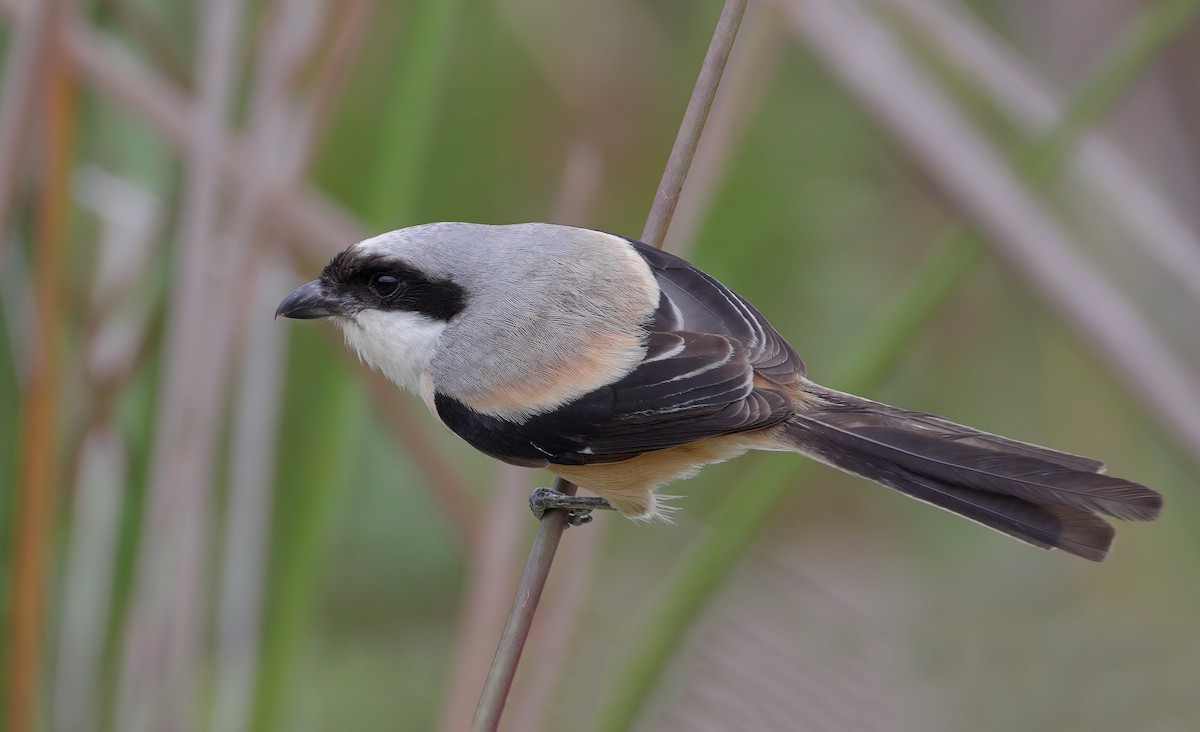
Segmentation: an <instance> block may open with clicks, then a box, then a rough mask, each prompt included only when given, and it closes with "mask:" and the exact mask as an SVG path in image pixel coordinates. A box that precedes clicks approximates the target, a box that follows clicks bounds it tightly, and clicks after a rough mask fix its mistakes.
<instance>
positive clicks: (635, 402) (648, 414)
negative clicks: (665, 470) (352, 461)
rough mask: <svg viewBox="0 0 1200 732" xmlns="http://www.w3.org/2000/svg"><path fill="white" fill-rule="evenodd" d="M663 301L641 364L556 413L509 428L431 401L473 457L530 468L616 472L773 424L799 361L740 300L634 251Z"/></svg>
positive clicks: (686, 269)
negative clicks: (758, 381) (629, 462)
mask: <svg viewBox="0 0 1200 732" xmlns="http://www.w3.org/2000/svg"><path fill="white" fill-rule="evenodd" d="M633 245H634V246H635V247H636V248H637V250H638V252H639V253H640V254H642V256H643V257H644V258H646V260H647V262H648V263H649V264H650V266H651V268H652V270H653V272H654V275H655V277H656V279H657V280H658V283H659V286H660V287H661V288H662V297H661V300H660V302H659V307H658V309H657V311H656V312H655V314H654V317H653V319H652V320H651V322H649V323H647V324H646V326H645V327H646V331H647V342H646V355H645V357H644V359H643V361H642V363H641V364H640V365H639V366H638V367H637V368H636V369H634V370H633V371H632V372H630V373H629V374H628V375H626V376H625V377H624V378H622V379H621V380H620V381H618V382H616V383H614V384H612V385H609V386H605V387H601V388H599V389H597V390H595V391H593V392H590V393H588V394H585V395H584V396H582V397H580V398H579V399H577V400H575V401H573V402H570V403H569V404H566V405H563V406H561V407H558V408H557V409H555V410H554V411H553V412H550V413H547V414H541V415H535V416H533V417H530V418H529V419H527V420H526V421H524V422H520V423H517V422H513V421H509V420H505V419H502V418H499V417H493V416H490V415H485V414H481V413H479V412H476V411H475V410H473V409H471V408H470V407H468V406H467V405H465V404H463V403H461V402H458V401H457V400H455V399H453V398H451V397H449V396H446V395H445V394H441V393H438V394H435V397H434V402H435V406H436V408H437V412H438V416H439V417H441V419H442V421H443V422H445V423H446V425H447V426H449V427H450V429H452V430H453V431H454V432H455V433H457V434H458V435H459V436H460V437H462V438H463V439H465V440H467V442H469V443H471V444H472V445H473V446H474V447H475V448H476V449H479V450H481V451H482V452H485V453H487V454H489V455H492V456H493V457H496V458H499V459H501V460H504V461H506V462H510V463H515V464H519V465H528V466H543V465H546V464H547V463H551V464H558V465H585V464H588V463H594V462H614V461H618V460H625V459H628V458H632V457H636V456H638V455H641V454H644V453H647V452H652V451H654V450H662V449H665V448H669V447H675V446H678V445H683V444H686V443H689V442H694V441H697V440H701V439H704V438H706V437H715V436H719V435H727V434H734V433H738V432H745V431H748V430H753V429H759V428H763V427H768V426H771V425H774V424H778V423H780V422H782V421H783V420H785V419H787V417H788V416H789V415H790V414H791V409H790V402H789V400H788V398H787V397H786V396H785V395H784V393H783V391H782V390H776V389H772V388H763V387H756V386H755V376H756V375H758V376H762V377H765V378H766V379H767V380H768V381H771V382H774V383H777V384H781V385H782V384H787V383H790V382H791V381H793V380H795V379H796V378H798V377H799V376H802V375H803V373H804V370H803V369H804V366H803V363H802V362H801V361H800V358H799V356H797V355H796V353H795V351H793V350H792V348H791V347H790V346H789V345H788V344H787V342H786V341H784V340H783V338H782V337H781V336H780V335H779V334H778V333H776V332H775V330H774V329H773V328H772V327H771V326H770V325H769V324H768V323H767V322H766V320H765V319H763V317H762V316H761V315H760V314H759V313H758V312H757V311H756V310H755V309H754V308H753V307H752V306H750V305H749V303H747V302H746V301H745V300H743V299H742V298H740V297H739V296H737V295H736V294H734V293H733V292H732V291H731V290H729V289H728V288H726V287H724V286H723V285H721V284H720V283H718V282H717V281H716V280H714V279H712V278H711V277H708V276H707V275H705V274H704V273H703V272H701V271H700V270H698V269H696V268H694V267H692V266H691V265H690V264H688V263H687V262H685V261H683V260H682V259H679V258H678V257H674V256H672V255H669V254H666V253H665V252H660V251H659V250H657V249H653V248H651V247H647V246H645V245H643V244H640V243H637V242H633Z"/></svg>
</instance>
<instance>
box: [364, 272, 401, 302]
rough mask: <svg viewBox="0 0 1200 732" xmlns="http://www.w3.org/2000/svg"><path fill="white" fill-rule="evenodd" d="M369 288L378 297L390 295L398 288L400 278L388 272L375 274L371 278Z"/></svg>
mask: <svg viewBox="0 0 1200 732" xmlns="http://www.w3.org/2000/svg"><path fill="white" fill-rule="evenodd" d="M371 289H372V290H374V291H375V294H376V295H379V296H380V297H391V296H392V295H395V294H396V290H399V289H400V280H399V279H398V278H396V277H394V276H393V275H390V274H377V275H375V276H374V277H372V278H371Z"/></svg>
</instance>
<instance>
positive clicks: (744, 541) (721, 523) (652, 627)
mask: <svg viewBox="0 0 1200 732" xmlns="http://www.w3.org/2000/svg"><path fill="white" fill-rule="evenodd" d="M1183 5H1188V6H1191V7H1192V9H1193V10H1194V9H1195V7H1196V6H1197V5H1200V3H1197V2H1195V0H1168V2H1165V3H1162V4H1160V5H1158V6H1156V7H1153V8H1151V9H1149V10H1147V11H1146V12H1145V13H1144V15H1143V17H1142V18H1140V19H1139V21H1138V22H1137V24H1136V25H1135V26H1133V29H1134V30H1133V31H1131V32H1129V33H1127V34H1125V35H1123V36H1122V37H1121V40H1120V41H1119V42H1118V43H1117V44H1116V45H1115V46H1114V47H1113V49H1112V50H1111V51H1110V52H1109V56H1108V57H1107V58H1106V59H1104V60H1102V61H1101V62H1100V64H1099V65H1098V66H1097V69H1098V70H1097V71H1096V72H1095V73H1094V74H1093V76H1092V77H1091V79H1090V81H1089V82H1088V83H1087V84H1085V85H1084V87H1083V88H1082V89H1081V90H1080V91H1079V92H1078V93H1076V94H1075V95H1074V96H1073V97H1072V98H1071V100H1070V103H1069V106H1068V108H1067V109H1066V111H1065V112H1064V114H1063V115H1062V117H1061V118H1060V121H1059V123H1058V124H1057V125H1056V127H1055V128H1054V130H1053V131H1051V132H1050V133H1049V134H1047V135H1046V136H1045V137H1043V138H1039V139H1036V140H1034V141H1032V142H1031V143H1029V144H1028V145H1027V146H1025V149H1024V150H1022V151H1019V153H1018V155H1019V157H1020V162H1019V163H1018V164H1019V165H1020V166H1021V167H1022V168H1023V172H1024V173H1025V174H1026V175H1027V176H1029V178H1030V179H1031V180H1033V181H1037V182H1042V183H1044V182H1046V181H1047V180H1048V179H1049V178H1050V177H1051V176H1052V174H1053V173H1055V172H1057V170H1058V166H1059V165H1061V164H1062V163H1063V161H1064V159H1065V158H1066V157H1067V153H1068V152H1069V151H1070V149H1071V147H1072V146H1073V145H1074V144H1075V143H1076V141H1077V139H1078V137H1079V136H1080V135H1081V134H1082V133H1084V132H1086V131H1087V130H1088V129H1089V128H1090V127H1091V126H1092V125H1094V124H1095V123H1096V122H1097V121H1099V119H1100V118H1101V117H1102V116H1103V115H1104V113H1106V112H1107V110H1108V109H1109V106H1110V105H1111V104H1112V103H1113V102H1115V101H1116V100H1117V98H1118V97H1119V93H1120V92H1121V91H1122V90H1124V89H1125V88H1126V87H1127V86H1128V85H1129V84H1130V83H1131V82H1132V81H1134V80H1135V79H1136V78H1137V75H1138V72H1140V71H1141V70H1143V69H1144V68H1145V66H1146V64H1147V63H1148V62H1149V61H1151V60H1153V58H1155V57H1156V56H1157V54H1158V53H1160V52H1161V51H1162V50H1163V49H1164V48H1165V47H1166V46H1167V45H1169V44H1170V43H1171V42H1172V41H1173V40H1175V39H1176V38H1177V37H1178V35H1179V32H1180V29H1181V28H1184V27H1186V24H1185V23H1182V22H1178V21H1179V17H1180V12H1181V11H1180V8H1181V6H1183ZM1187 17H1191V16H1187ZM1042 158H1045V159H1049V160H1051V161H1053V163H1054V164H1053V165H1049V166H1047V165H1045V164H1040V163H1039V162H1035V161H1040V160H1041V159H1042ZM983 253H984V249H983V247H982V246H981V245H980V242H979V238H978V235H976V234H974V233H973V232H971V231H969V230H967V229H966V228H964V227H962V226H955V227H952V230H951V231H950V232H948V233H947V234H946V235H945V236H944V237H943V238H942V240H941V242H940V243H939V244H938V246H937V247H936V248H935V253H934V254H933V255H932V256H931V257H930V258H929V259H928V260H927V263H926V264H925V266H924V267H923V268H922V269H921V270H920V272H918V274H917V275H916V276H915V277H914V278H913V279H912V280H911V282H910V283H909V285H908V286H907V287H906V289H905V290H904V291H903V292H902V293H901V294H900V295H899V296H898V297H897V298H896V301H895V303H894V304H893V305H891V306H890V307H886V308H883V309H881V312H883V313H886V316H885V317H882V318H880V319H879V320H878V321H877V325H876V327H874V328H873V329H871V330H869V331H868V332H867V333H866V334H865V336H864V337H863V338H862V339H861V340H860V342H859V345H858V346H856V347H853V348H851V349H850V352H849V353H848V354H847V357H846V358H845V359H843V360H842V363H841V367H842V368H841V369H840V370H839V369H834V372H835V373H841V374H843V377H842V378H841V379H840V380H839V383H838V384H836V386H837V388H839V389H844V390H846V391H852V392H861V391H870V390H871V389H872V388H873V387H874V386H875V385H877V384H878V383H879V382H880V381H881V380H882V379H883V377H884V376H885V375H886V373H887V372H888V370H889V369H890V368H891V366H892V364H894V363H895V362H896V361H897V360H898V359H899V358H900V356H901V355H902V354H903V353H904V350H905V348H906V347H907V344H908V343H910V342H911V341H912V340H913V339H914V338H915V337H916V336H917V335H918V334H919V333H921V332H922V331H923V330H924V328H925V326H926V324H928V323H929V322H930V321H931V320H932V319H933V317H934V316H935V315H937V313H938V312H939V311H940V310H941V309H942V307H943V305H944V304H945V303H946V302H947V301H948V300H949V298H950V296H951V295H952V294H953V293H954V292H955V291H956V290H957V288H958V286H959V285H960V284H961V283H962V282H964V281H965V279H966V278H967V276H968V275H969V274H970V273H971V272H973V271H974V269H975V265H976V264H978V263H979V262H980V261H981V260H982V259H983ZM801 465H802V467H800V468H799V469H797V468H796V467H792V466H789V465H787V464H785V463H783V462H782V461H771V462H769V463H763V464H760V465H759V466H758V467H757V468H756V469H755V471H754V472H753V473H752V474H751V475H748V476H746V479H745V480H744V481H742V486H741V488H739V491H738V492H737V494H736V496H731V497H730V499H729V500H727V501H726V502H725V504H724V505H723V506H722V507H721V509H720V510H718V511H717V513H716V517H715V518H714V520H713V529H712V531H711V533H709V534H708V536H707V537H706V538H705V539H704V540H703V541H702V542H701V543H700V544H699V545H698V546H696V547H694V549H693V550H692V552H691V553H690V555H689V557H688V558H687V559H686V560H685V561H684V563H683V566H682V568H681V570H680V571H679V573H678V574H677V575H676V576H675V577H674V579H673V580H672V582H671V585H670V586H669V587H668V588H667V589H666V590H665V592H664V593H663V598H664V599H663V602H662V605H661V606H660V607H659V608H658V609H657V610H656V611H655V612H654V614H653V615H652V617H651V618H650V619H649V620H648V621H647V622H645V623H643V624H642V625H641V631H640V633H639V636H638V638H637V639H635V640H634V642H633V643H632V647H633V648H634V649H636V650H635V652H634V655H633V657H632V658H631V659H630V660H629V661H628V662H626V663H625V664H623V665H622V666H621V667H620V668H619V670H618V673H617V674H614V676H613V678H614V679H615V680H616V682H615V683H616V686H615V688H614V689H613V691H612V693H611V694H610V696H609V698H608V702H607V704H606V705H604V706H603V707H602V708H601V710H600V712H599V714H598V716H597V722H596V724H595V725H594V726H593V727H592V729H593V730H595V732H622V731H623V730H627V729H629V728H630V727H631V725H632V724H633V723H634V721H635V720H636V719H637V717H638V715H639V714H640V713H641V710H642V709H643V707H644V706H645V703H646V702H647V701H648V700H649V698H650V695H651V693H652V692H653V690H654V688H655V681H656V680H657V679H658V678H659V677H660V676H661V675H662V672H663V671H664V669H665V668H666V666H667V663H668V661H669V660H670V659H671V657H672V656H673V655H674V653H675V652H676V650H677V649H678V647H679V644H680V643H681V642H682V640H683V637H684V634H685V633H686V631H687V629H688V628H690V627H691V626H692V623H693V620H694V619H695V617H696V615H697V614H698V613H699V612H700V611H701V609H702V608H704V607H705V606H706V605H707V603H708V601H709V600H710V599H711V598H712V596H713V594H714V593H715V592H716V590H717V588H718V587H719V586H720V585H721V582H722V580H723V579H724V578H725V576H726V575H727V574H728V573H729V572H730V571H731V570H732V569H733V567H734V565H735V563H736V562H737V560H738V559H739V558H740V557H741V556H742V554H744V553H745V551H746V550H747V549H748V548H749V547H750V546H751V544H752V543H753V540H754V538H755V537H756V536H757V535H758V532H759V530H760V529H761V527H762V525H763V524H764V523H765V522H766V520H767V519H768V517H769V516H770V515H771V512H772V511H773V510H774V509H775V507H776V506H777V504H778V501H779V499H780V498H781V497H782V496H784V495H785V494H786V491H787V489H788V487H789V486H790V485H792V484H793V483H794V482H795V480H796V477H797V474H798V472H802V471H803V470H804V469H805V467H804V466H807V465H808V463H803V464H801Z"/></svg>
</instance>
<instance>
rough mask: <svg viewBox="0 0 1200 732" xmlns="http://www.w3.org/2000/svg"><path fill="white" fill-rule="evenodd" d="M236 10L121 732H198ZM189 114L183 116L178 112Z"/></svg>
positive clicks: (187, 218)
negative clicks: (224, 164)
mask: <svg viewBox="0 0 1200 732" xmlns="http://www.w3.org/2000/svg"><path fill="white" fill-rule="evenodd" d="M243 10H244V5H243V2H242V0H213V1H212V2H209V3H206V4H204V6H203V10H202V12H201V18H200V22H199V28H198V31H199V40H198V44H197V49H198V51H197V58H198V61H197V64H198V69H197V86H196V89H197V101H196V103H195V104H194V105H192V106H191V111H192V112H193V114H194V116H192V118H191V120H190V122H191V124H190V127H191V128H192V138H191V140H190V144H189V145H188V148H187V151H186V155H185V174H184V184H183V200H182V209H181V220H180V230H179V264H178V266H177V267H176V269H175V279H174V287H173V288H171V290H170V293H171V302H170V312H169V316H168V319H167V323H166V342H165V344H164V345H165V351H164V364H163V382H162V386H161V392H160V396H159V400H158V406H157V414H156V420H155V424H156V425H157V426H158V429H157V434H156V439H155V444H154V447H153V454H152V456H151V458H150V472H149V482H148V487H147V491H148V495H147V498H146V504H147V505H146V510H145V512H144V514H143V519H142V527H141V532H142V533H141V540H140V543H139V562H138V566H137V570H136V577H135V584H134V589H133V596H132V599H131V602H132V606H131V610H130V612H129V613H128V618H129V621H128V623H127V624H126V627H125V644H124V656H123V659H122V668H121V677H120V689H119V696H118V707H117V728H118V729H121V730H123V731H124V732H144V731H146V730H158V729H173V730H187V729H192V728H194V726H195V724H196V720H197V716H196V714H195V710H196V694H197V692H198V691H199V686H198V684H197V680H198V679H197V675H198V672H199V671H200V668H201V667H200V662H201V659H202V653H201V649H202V647H203V631H204V627H205V622H204V619H205V617H206V614H207V613H206V610H207V602H206V601H205V598H206V596H207V594H208V593H207V588H206V582H207V580H208V574H209V570H208V563H209V553H210V547H209V537H210V535H211V524H212V521H211V518H212V517H211V514H212V511H213V505H212V499H213V496H212V489H213V478H214V475H213V472H214V471H213V467H214V462H215V461H214V457H215V455H216V448H217V436H218V430H219V427H220V423H221V417H222V405H223V404H224V403H225V395H226V389H227V384H226V382H227V376H228V372H229V366H230V364H229V355H230V344H229V342H228V339H227V338H224V337H223V336H224V334H223V333H222V332H221V328H220V324H221V323H223V322H224V321H225V319H226V317H227V312H228V310H229V308H230V306H231V303H230V300H231V285H232V280H231V277H230V275H231V273H230V272H229V271H228V270H226V269H225V267H226V265H228V264H230V263H231V262H236V261H237V260H236V258H235V257H234V252H233V251H231V249H232V248H231V247H230V246H229V242H228V241H227V240H225V239H223V238H222V237H221V236H220V235H219V234H220V227H219V221H220V209H221V202H220V196H221V182H222V176H221V169H220V159H221V151H222V147H223V146H224V144H225V139H226V121H227V120H228V119H229V112H230V110H231V109H232V105H233V99H234V93H235V89H236V78H237V66H236V64H237V59H238V54H237V53H236V50H235V49H236V48H237V42H238V38H239V37H240V35H241V34H240V23H241V18H242V17H243ZM186 111H187V110H185V112H186Z"/></svg>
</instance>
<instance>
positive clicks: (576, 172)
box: [439, 134, 603, 732]
mask: <svg viewBox="0 0 1200 732" xmlns="http://www.w3.org/2000/svg"><path fill="white" fill-rule="evenodd" d="M587 138H588V135H587V134H584V135H583V139H582V140H580V141H579V142H578V143H576V144H574V145H572V146H571V148H570V149H569V150H568V153H567V159H566V162H565V164H564V166H563V175H562V183H561V184H560V185H559V189H558V190H559V196H558V201H557V203H556V204H555V206H554V213H553V214H552V215H551V217H550V220H552V221H555V222H560V223H565V224H572V225H576V226H582V225H584V224H586V222H587V220H588V218H589V217H590V214H591V211H592V209H593V208H594V206H595V204H596V201H597V200H598V198H599V194H600V183H601V179H602V172H603V169H602V159H601V155H600V151H599V150H598V149H597V148H596V147H595V145H593V144H592V143H591V142H589V141H588V139H587ZM533 475H535V473H533V472H531V471H529V470H525V469H522V468H517V467H513V466H509V465H502V466H499V467H498V468H497V470H496V478H495V480H494V481H493V483H495V485H496V486H497V488H496V490H495V491H494V492H493V493H492V496H491V505H490V507H489V508H488V509H487V510H486V511H485V512H484V515H485V516H486V519H485V520H483V522H482V523H483V530H482V531H481V536H480V540H479V542H477V544H476V546H475V547H474V549H473V551H472V555H471V556H472V558H471V562H470V566H471V572H470V575H469V577H468V579H467V586H466V591H465V592H464V600H463V603H462V606H463V607H464V608H465V610H464V611H463V613H462V616H461V618H460V620H459V623H458V629H457V632H456V633H455V639H456V648H455V657H454V660H453V662H452V663H451V671H450V675H449V677H448V681H447V683H446V692H445V693H444V694H443V697H442V699H443V701H442V713H441V723H440V724H439V729H442V730H445V731H446V732H454V731H455V730H462V729H466V728H467V727H468V726H469V725H470V723H471V714H472V708H471V702H472V701H473V700H474V699H475V698H476V694H477V693H478V690H479V688H480V687H481V686H482V685H483V683H484V679H486V677H487V673H488V667H489V666H490V664H491V653H492V651H493V650H494V647H495V638H496V637H497V636H498V635H499V634H500V632H501V631H502V630H503V627H504V617H505V613H506V611H507V610H508V607H509V598H510V597H512V595H513V592H514V591H515V590H516V586H517V579H518V577H519V576H520V569H519V567H518V565H517V553H518V551H519V549H518V547H519V544H520V541H521V539H522V532H521V527H522V526H523V525H524V523H525V521H526V520H527V516H528V514H527V513H526V511H525V508H524V506H523V505H522V503H521V501H516V500H513V499H514V498H515V497H516V489H517V488H522V487H523V488H525V489H526V490H527V489H528V488H529V487H530V485H531V483H532V481H531V477H532V476H533ZM597 528H599V527H597ZM584 533H585V534H586V535H587V537H586V538H585V539H583V541H585V542H587V543H589V544H590V543H591V541H590V540H591V539H592V538H593V536H599V534H598V533H597V532H596V531H587V532H584ZM579 554H580V552H578V551H573V552H570V555H571V557H572V558H573V559H575V561H578V559H577V557H578V555H579ZM571 605H572V607H575V606H576V605H575V603H571ZM554 610H555V611H556V613H558V612H561V611H562V608H561V607H560V606H559V605H557V604H556V605H555V607H554ZM572 614H573V613H572ZM542 637H543V636H542V635H539V636H538V639H535V640H540V639H542ZM535 648H536V645H535ZM540 670H541V666H540V665H539V671H540ZM516 725H517V726H516V727H515V728H516V729H532V727H527V726H524V725H522V724H521V723H520V722H519V721H518V722H517V723H516Z"/></svg>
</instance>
